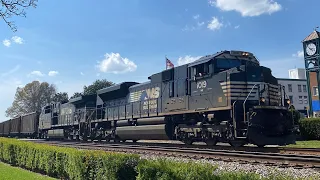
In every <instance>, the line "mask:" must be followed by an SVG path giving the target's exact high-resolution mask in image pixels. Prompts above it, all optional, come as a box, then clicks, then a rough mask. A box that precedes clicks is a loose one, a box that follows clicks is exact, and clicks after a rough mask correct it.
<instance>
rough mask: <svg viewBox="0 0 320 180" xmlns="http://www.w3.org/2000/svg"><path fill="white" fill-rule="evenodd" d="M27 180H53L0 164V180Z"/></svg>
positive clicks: (52, 179)
mask: <svg viewBox="0 0 320 180" xmlns="http://www.w3.org/2000/svg"><path fill="white" fill-rule="evenodd" d="M20 179H21V180H24V179H25V180H29V179H37V180H54V178H50V177H48V176H44V175H41V174H37V173H33V172H31V171H27V170H24V169H21V168H18V167H12V166H10V165H8V164H4V163H2V162H0V180H20Z"/></svg>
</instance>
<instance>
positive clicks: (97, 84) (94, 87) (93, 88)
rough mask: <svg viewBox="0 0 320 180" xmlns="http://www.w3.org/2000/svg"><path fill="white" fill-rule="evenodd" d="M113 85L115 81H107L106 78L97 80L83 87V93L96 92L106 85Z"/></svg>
mask: <svg viewBox="0 0 320 180" xmlns="http://www.w3.org/2000/svg"><path fill="white" fill-rule="evenodd" d="M113 85H114V83H113V82H111V81H107V80H106V79H102V80H96V81H94V82H93V83H92V84H91V85H89V86H84V87H83V94H84V95H90V94H95V93H96V92H97V91H98V90H100V89H103V88H106V87H110V86H113Z"/></svg>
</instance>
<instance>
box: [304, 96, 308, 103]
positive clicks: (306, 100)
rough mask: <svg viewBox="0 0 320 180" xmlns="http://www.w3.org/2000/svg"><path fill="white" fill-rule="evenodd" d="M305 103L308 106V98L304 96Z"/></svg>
mask: <svg viewBox="0 0 320 180" xmlns="http://www.w3.org/2000/svg"><path fill="white" fill-rule="evenodd" d="M304 103H305V104H308V96H304Z"/></svg>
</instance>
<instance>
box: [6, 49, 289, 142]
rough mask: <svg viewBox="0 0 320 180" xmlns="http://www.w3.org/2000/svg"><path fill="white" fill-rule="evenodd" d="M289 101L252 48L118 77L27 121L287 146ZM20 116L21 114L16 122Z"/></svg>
mask: <svg viewBox="0 0 320 180" xmlns="http://www.w3.org/2000/svg"><path fill="white" fill-rule="evenodd" d="M289 104H290V102H289V101H288V98H287V96H286V93H285V91H284V88H283V87H282V86H281V85H279V84H278V81H277V79H276V78H275V77H274V76H273V75H272V73H271V70H270V69H269V68H267V67H263V66H260V63H259V61H258V60H257V58H256V57H255V56H254V55H253V54H252V53H249V52H243V51H233V50H232V51H221V52H218V53H216V54H213V55H207V56H203V57H201V58H200V59H198V60H197V61H194V62H192V63H189V64H185V65H181V66H178V67H174V68H171V69H167V70H164V71H162V72H158V73H155V74H152V75H151V76H150V77H148V81H146V82H145V83H137V82H123V83H120V84H117V85H114V86H111V87H108V88H104V89H101V90H99V91H97V93H96V94H95V95H88V96H81V97H77V98H74V99H71V100H69V102H67V103H64V104H61V103H54V104H49V105H47V106H45V107H43V109H42V111H41V112H39V116H33V117H34V118H35V119H36V118H38V119H36V120H34V121H32V122H34V124H35V127H36V128H34V133H33V134H36V137H38V138H44V139H51V138H62V139H76V140H88V139H91V140H105V141H111V140H112V141H116V142H121V141H123V142H124V141H126V140H132V141H134V142H135V141H137V140H148V139H150V140H167V139H171V140H179V141H183V142H184V143H186V144H192V143H193V142H205V143H206V144H207V145H216V143H217V142H224V143H229V144H231V145H232V146H243V145H245V144H248V143H252V144H255V145H257V146H265V145H285V144H291V143H295V125H294V121H293V119H292V116H290V112H289V110H288V106H289ZM25 119H26V118H24V116H21V117H20V124H26V122H27V120H25ZM27 119H28V118H27ZM29 119H31V118H29ZM8 122H10V121H8ZM12 122H13V121H12ZM32 122H31V121H30V123H32ZM5 127H9V126H8V125H3V124H2V130H4V129H5ZM11 127H12V126H11ZM0 129H1V126H0ZM20 129H23V128H20ZM6 131H7V130H6ZM21 133H22V131H21ZM8 134H9V135H10V133H7V135H8ZM2 135H4V133H2Z"/></svg>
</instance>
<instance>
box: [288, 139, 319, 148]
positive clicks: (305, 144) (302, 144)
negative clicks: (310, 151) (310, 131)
mask: <svg viewBox="0 0 320 180" xmlns="http://www.w3.org/2000/svg"><path fill="white" fill-rule="evenodd" d="M285 147H294V148H320V141H317V140H312V141H297V142H296V144H290V145H288V146H285Z"/></svg>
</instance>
